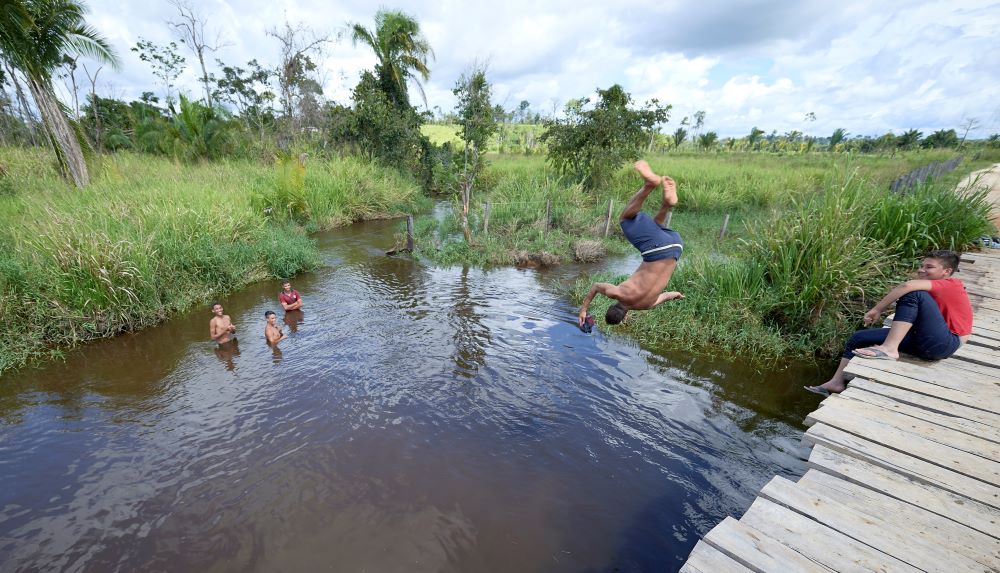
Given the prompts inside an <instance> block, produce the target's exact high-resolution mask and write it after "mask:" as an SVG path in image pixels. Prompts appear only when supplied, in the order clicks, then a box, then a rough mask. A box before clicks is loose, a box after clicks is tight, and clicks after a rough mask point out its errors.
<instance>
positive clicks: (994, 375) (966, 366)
mask: <svg viewBox="0 0 1000 573" xmlns="http://www.w3.org/2000/svg"><path fill="white" fill-rule="evenodd" d="M943 362H947V364H942V363H943ZM937 366H938V369H939V370H940V371H944V372H947V371H949V370H950V369H952V368H954V369H955V370H962V371H963V372H961V373H959V375H961V376H969V375H968V374H966V373H967V372H971V373H973V374H976V375H977V376H975V379H976V380H977V381H982V382H991V383H992V384H994V385H996V386H997V387H998V388H1000V368H994V367H993V366H984V365H982V364H976V363H973V362H969V361H968V360H955V361H941V362H938V363H937ZM932 368H933V366H932ZM940 375H941V373H940V372H939V374H938V376H939V377H940Z"/></svg>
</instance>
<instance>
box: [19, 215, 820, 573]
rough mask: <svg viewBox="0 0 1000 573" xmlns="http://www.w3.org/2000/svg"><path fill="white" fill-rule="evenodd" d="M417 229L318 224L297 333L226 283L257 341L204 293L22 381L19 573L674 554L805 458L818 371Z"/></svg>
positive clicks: (559, 566) (654, 564) (671, 558)
mask: <svg viewBox="0 0 1000 573" xmlns="http://www.w3.org/2000/svg"><path fill="white" fill-rule="evenodd" d="M396 227H397V224H396V223H390V222H376V223H366V224H359V225H355V226H352V227H350V228H347V229H343V230H340V231H337V232H334V233H328V234H324V235H321V236H319V241H320V243H321V246H322V248H323V253H324V256H325V257H326V263H327V264H326V265H325V266H324V267H322V268H321V269H319V270H318V271H316V272H315V273H311V274H309V275H306V276H303V277H300V278H298V279H297V280H296V281H294V286H295V287H296V288H297V289H298V290H299V291H300V292H301V293H302V296H303V299H304V300H305V307H304V312H302V313H296V314H297V315H298V316H287V317H285V321H286V324H285V326H284V327H285V329H286V331H290V336H291V338H290V339H289V340H286V341H285V342H283V343H282V344H281V350H280V351H277V350H274V351H272V350H271V349H270V348H268V347H267V346H266V345H265V344H264V341H263V334H262V333H263V327H264V319H263V314H264V311H265V310H267V309H275V310H279V311H280V306H279V305H278V303H277V300H276V293H277V291H278V289H279V287H278V285H277V283H267V284H261V285H257V286H254V287H251V288H248V289H245V290H243V291H241V292H239V293H237V294H236V295H234V296H231V297H228V298H226V299H224V300H223V301H222V302H223V304H224V305H225V308H226V312H227V313H228V314H230V315H231V316H232V317H233V321H234V323H235V324H236V325H237V327H238V329H239V332H238V334H239V337H240V343H239V351H238V352H220V351H218V350H216V349H215V348H214V346H213V345H212V344H211V343H210V342H208V340H207V337H208V321H209V318H210V314H209V312H208V310H207V309H197V310H195V311H192V312H190V313H188V314H186V315H183V316H180V317H178V318H175V319H174V320H171V321H170V322H169V323H166V324H164V325H162V326H160V327H157V328H153V329H150V330H147V331H145V332H141V333H138V334H134V335H128V336H122V337H119V338H116V339H113V340H108V341H103V342H100V343H97V344H92V345H89V346H87V347H86V348H85V349H83V350H81V351H79V352H74V353H72V354H71V355H70V356H69V358H68V359H67V360H66V362H65V363H58V364H52V365H49V366H47V367H44V368H36V369H30V370H22V371H20V372H17V373H14V374H10V375H8V376H6V377H4V378H0V570H3V571H33V570H40V571H313V570H330V571H372V572H381V571H472V572H475V571H516V572H530V571H614V570H618V571H673V570H676V569H677V568H678V567H679V566H680V564H681V563H682V562H683V560H684V559H685V557H686V555H687V553H688V552H689V551H690V549H691V548H692V547H693V545H694V543H695V542H696V541H697V540H698V538H699V536H700V535H703V534H704V533H705V532H707V531H708V530H709V529H710V528H711V527H712V526H714V525H715V524H716V523H717V522H718V521H720V520H721V519H722V518H723V517H724V516H726V515H727V514H736V515H737V516H738V515H740V514H741V513H742V512H743V511H744V510H745V509H746V507H747V506H748V505H749V503H750V502H751V501H752V500H753V498H754V496H755V494H756V492H757V490H758V489H759V488H760V487H761V486H762V485H763V484H764V483H765V482H767V481H768V480H769V479H770V478H771V477H772V476H773V475H775V474H780V475H786V476H798V475H800V474H801V473H802V472H803V471H804V462H803V460H802V458H803V456H804V455H805V450H804V449H803V448H802V447H801V446H800V445H799V439H800V437H801V429H802V428H801V426H800V425H799V422H800V420H802V419H803V417H804V416H805V414H807V413H808V412H809V411H811V410H812V409H813V408H815V405H816V402H817V400H815V399H812V397H811V396H810V395H808V394H807V393H805V392H802V391H801V389H800V386H801V385H802V384H803V383H808V382H812V381H816V380H818V379H821V378H822V374H823V372H818V371H817V369H816V368H815V367H812V366H799V367H790V368H787V369H785V370H783V371H781V372H758V371H755V370H753V369H751V368H749V367H747V366H745V365H741V364H737V363H732V362H724V361H719V360H717V359H706V358H694V357H690V356H687V355H684V354H656V353H651V352H649V351H646V350H643V349H641V348H639V347H637V346H636V345H634V344H631V343H629V342H628V341H626V340H622V339H620V338H608V337H607V336H606V335H605V334H604V333H596V330H597V329H595V334H594V335H592V336H591V335H585V334H583V333H581V332H580V331H579V330H578V329H577V328H576V327H575V314H576V311H575V309H574V308H573V307H572V306H571V305H570V302H569V301H568V300H567V299H566V298H565V296H564V295H562V294H561V290H560V289H561V288H562V287H564V286H565V285H567V284H570V283H571V282H572V281H573V280H574V279H575V278H576V276H578V274H579V273H580V272H582V270H581V269H580V268H576V267H573V266H565V267H561V268H559V269H556V270H554V271H549V272H546V273H540V272H536V271H522V270H516V269H497V270H478V269H463V268H444V269H440V268H431V267H429V266H426V265H424V264H421V263H419V262H414V261H412V260H409V259H391V258H387V257H385V256H383V255H382V250H383V249H385V248H386V247H387V246H389V245H391V243H392V234H393V232H394V230H395V229H396ZM632 264H635V262H634V261H629V263H628V265H629V267H631V265H632ZM281 314H282V313H280V312H279V316H281ZM600 328H601V327H600V326H599V327H598V329H600Z"/></svg>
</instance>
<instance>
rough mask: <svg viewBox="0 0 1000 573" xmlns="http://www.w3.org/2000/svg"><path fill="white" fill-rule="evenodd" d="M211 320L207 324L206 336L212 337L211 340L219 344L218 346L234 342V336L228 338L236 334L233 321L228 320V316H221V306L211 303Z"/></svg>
mask: <svg viewBox="0 0 1000 573" xmlns="http://www.w3.org/2000/svg"><path fill="white" fill-rule="evenodd" d="M212 314H214V315H215V316H213V317H212V320H211V321H209V323H208V335H209V336H211V337H212V340H214V341H215V342H217V343H219V345H223V344H226V343H227V342H229V341H234V342H235V341H236V337H235V336H230V335H233V334H235V333H236V327H235V326H233V321H232V320H231V319H230V318H229V315H228V314H223V311H222V305H221V304H219V303H217V302H215V303H212Z"/></svg>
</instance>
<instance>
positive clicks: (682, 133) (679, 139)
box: [674, 127, 688, 147]
mask: <svg viewBox="0 0 1000 573" xmlns="http://www.w3.org/2000/svg"><path fill="white" fill-rule="evenodd" d="M687 134H688V132H687V130H686V129H684V128H683V127H678V128H677V131H675V132H674V147H680V146H681V144H682V143H684V140H685V139H686V138H687Z"/></svg>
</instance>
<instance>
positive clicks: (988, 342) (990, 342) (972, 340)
mask: <svg viewBox="0 0 1000 573" xmlns="http://www.w3.org/2000/svg"><path fill="white" fill-rule="evenodd" d="M967 344H970V345H972V346H981V347H983V348H988V349H990V350H1000V340H994V339H992V338H987V337H985V336H982V335H979V334H973V335H972V336H970V337H969V342H968V343H967Z"/></svg>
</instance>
